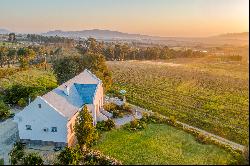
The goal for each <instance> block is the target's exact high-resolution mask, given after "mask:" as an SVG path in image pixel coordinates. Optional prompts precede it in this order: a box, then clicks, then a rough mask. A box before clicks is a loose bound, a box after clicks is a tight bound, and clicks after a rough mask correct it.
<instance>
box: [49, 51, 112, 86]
mask: <svg viewBox="0 0 250 166" xmlns="http://www.w3.org/2000/svg"><path fill="white" fill-rule="evenodd" d="M84 69H89V70H91V71H92V72H93V73H94V74H95V75H96V76H97V77H98V78H100V79H101V80H102V82H103V84H104V90H108V89H109V88H110V86H111V72H110V71H109V70H108V68H107V65H106V64H105V58H104V56H103V55H101V54H92V53H88V54H84V55H82V56H68V57H64V58H61V59H57V60H55V61H53V71H54V72H55V74H56V77H57V81H58V82H59V83H60V84H61V83H63V82H65V81H67V80H69V79H71V78H73V77H74V76H76V75H78V74H80V73H81V72H82V71H83V70H84Z"/></svg>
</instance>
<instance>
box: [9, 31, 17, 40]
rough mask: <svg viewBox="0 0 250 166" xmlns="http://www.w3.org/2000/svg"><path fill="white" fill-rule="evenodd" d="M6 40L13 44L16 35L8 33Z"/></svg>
mask: <svg viewBox="0 0 250 166" xmlns="http://www.w3.org/2000/svg"><path fill="white" fill-rule="evenodd" d="M8 40H9V42H15V41H16V34H15V33H10V34H9V38H8Z"/></svg>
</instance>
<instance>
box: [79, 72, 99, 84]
mask: <svg viewBox="0 0 250 166" xmlns="http://www.w3.org/2000/svg"><path fill="white" fill-rule="evenodd" d="M84 71H87V72H88V73H89V74H90V75H91V76H92V77H94V78H95V79H97V80H98V81H99V83H100V82H102V80H100V79H99V78H98V77H96V75H95V74H93V73H92V72H91V71H90V70H88V69H84ZM84 71H83V72H84Z"/></svg>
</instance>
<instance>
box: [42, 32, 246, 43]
mask: <svg viewBox="0 0 250 166" xmlns="http://www.w3.org/2000/svg"><path fill="white" fill-rule="evenodd" d="M42 35H46V36H56V35H57V36H63V37H73V38H79V37H83V38H87V37H95V38H98V39H107V38H117V39H119V38H121V39H158V40H160V39H177V38H182V39H190V38H196V37H160V36H150V35H142V34H130V33H124V32H119V31H111V30H100V29H92V30H82V31H62V30H54V31H48V32H45V33H42ZM248 35H249V33H248V32H242V33H227V34H221V35H216V36H211V37H208V38H214V37H215V38H246V37H248ZM197 38H207V37H197Z"/></svg>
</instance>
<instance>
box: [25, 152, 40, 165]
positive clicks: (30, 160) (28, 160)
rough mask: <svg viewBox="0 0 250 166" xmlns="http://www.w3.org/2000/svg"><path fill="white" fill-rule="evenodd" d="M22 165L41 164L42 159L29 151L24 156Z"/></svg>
mask: <svg viewBox="0 0 250 166" xmlns="http://www.w3.org/2000/svg"><path fill="white" fill-rule="evenodd" d="M22 165H43V159H42V158H41V156H39V155H38V154H37V153H29V154H27V155H26V156H24V158H23V162H22Z"/></svg>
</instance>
